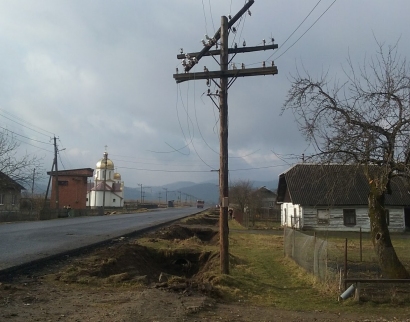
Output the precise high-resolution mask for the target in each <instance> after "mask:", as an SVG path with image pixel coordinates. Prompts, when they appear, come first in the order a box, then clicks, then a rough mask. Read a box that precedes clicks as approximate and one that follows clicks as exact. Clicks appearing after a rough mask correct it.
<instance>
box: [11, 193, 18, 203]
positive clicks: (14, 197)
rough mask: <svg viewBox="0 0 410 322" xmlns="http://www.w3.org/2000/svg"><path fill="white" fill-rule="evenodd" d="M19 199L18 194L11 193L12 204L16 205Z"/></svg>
mask: <svg viewBox="0 0 410 322" xmlns="http://www.w3.org/2000/svg"><path fill="white" fill-rule="evenodd" d="M16 201H17V196H16V195H11V204H12V205H13V206H14V205H15V204H16Z"/></svg>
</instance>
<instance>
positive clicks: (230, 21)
mask: <svg viewBox="0 0 410 322" xmlns="http://www.w3.org/2000/svg"><path fill="white" fill-rule="evenodd" d="M254 2H255V0H249V1H248V2H247V3H245V5H244V6H243V8H242V9H241V10H239V12H238V13H237V14H236V15H235V16H233V18H232V19H231V20H229V22H228V28H231V27H232V26H233V25H234V24H235V23H236V22H237V21H238V20H239V18H240V17H241V16H242V15H243V14H244V13H245V12H246V11H247V10H248V9H249V8H250V7H251V6H252V5H253V4H254ZM220 38H221V28H219V29H218V31H217V32H216V33H215V35H214V37H213V41H214V42H215V43H216V42H217V41H218V40H219V39H220ZM211 47H212V46H204V48H202V50H201V51H200V52H199V53H198V55H197V56H196V57H195V58H196V62H193V64H192V65H191V66H186V69H185V71H186V72H189V71H190V69H191V68H192V67H194V65H195V64H197V63H198V61H199V60H200V59H201V58H202V57H203V56H205V55H206V53H207V52H208V51H209V50H210V49H211ZM184 58H185V57H184Z"/></svg>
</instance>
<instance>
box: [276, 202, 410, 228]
mask: <svg viewBox="0 0 410 322" xmlns="http://www.w3.org/2000/svg"><path fill="white" fill-rule="evenodd" d="M318 209H325V208H314V207H302V216H303V226H302V228H303V229H314V230H339V231H359V230H360V228H362V231H370V218H369V216H368V208H367V207H357V208H354V209H356V225H354V226H351V225H349V226H346V225H344V223H343V209H352V207H343V208H331V209H329V223H328V224H325V223H320V224H319V223H318V216H317V210H318ZM388 210H389V214H390V224H389V230H390V231H404V230H405V223H404V209H403V208H388ZM282 213H283V212H282Z"/></svg>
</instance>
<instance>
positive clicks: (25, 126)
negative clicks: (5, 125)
mask: <svg viewBox="0 0 410 322" xmlns="http://www.w3.org/2000/svg"><path fill="white" fill-rule="evenodd" d="M0 110H2V111H3V113H6V114H9V115H10V116H12V117H14V118H15V119H18V120H20V121H21V122H24V123H27V124H29V125H30V126H31V127H36V128H38V129H40V128H39V127H38V126H35V125H33V124H31V123H29V122H27V121H25V120H23V119H21V118H19V117H17V116H15V115H13V114H11V113H10V112H7V111H5V110H3V109H0ZM0 116H2V117H4V118H5V119H7V120H9V121H12V122H14V123H16V124H18V125H21V126H22V127H25V128H27V129H29V130H31V131H33V132H36V133H38V134H41V135H44V136H47V137H50V136H49V135H47V134H44V133H41V132H39V131H37V130H34V129H33V128H31V127H28V126H26V125H24V124H22V123H20V122H17V121H15V120H13V119H11V118H9V117H7V116H4V115H3V114H1V113H0ZM41 130H42V131H44V132H47V133H50V134H52V135H54V134H53V133H51V132H49V131H47V130H44V129H41Z"/></svg>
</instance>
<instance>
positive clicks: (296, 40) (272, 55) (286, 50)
mask: <svg viewBox="0 0 410 322" xmlns="http://www.w3.org/2000/svg"><path fill="white" fill-rule="evenodd" d="M336 1H337V0H334V1H333V2H332V3H331V4H330V5H329V7H327V9H326V10H325V11H324V12H323V13H322V14H321V15H320V16H319V17H318V18H317V19H316V20H315V21H314V22H313V24H311V25H310V27H309V28H308V29H307V30H306V31H305V32H304V33H303V34H302V35H301V36H300V37H299V38H298V39H296V41H295V42H294V43H293V44H292V45H290V46H289V47H288V48H287V49H286V50H285V51H284V52H283V53H282V54H280V55H279V56H278V57H275V59H279V58H280V57H282V56H283V55H284V54H286V53H287V52H288V50H289V49H291V48H292V47H293V46H294V45H295V44H296V43H297V42H298V41H299V40H300V39H301V38H302V37H303V36H304V35H305V34H306V33H307V32H308V31H309V30H310V29H312V27H313V26H314V25H315V24H316V23H317V22H318V21H319V19H320V18H322V17H323V15H324V14H325V13H326V12H327V11H328V10H329V9H330V8H331V7H332V6H333V5H334V4H335V2H336ZM274 54H276V52H274V53H273V54H272V55H270V56H269V57H268V59H267V60H269V59H270V58H271V57H272V56H273V55H274Z"/></svg>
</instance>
